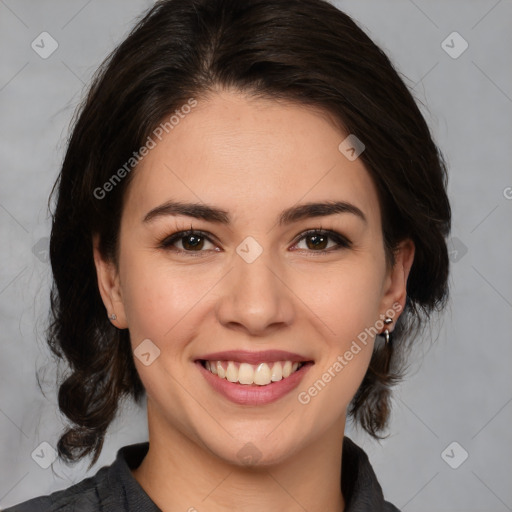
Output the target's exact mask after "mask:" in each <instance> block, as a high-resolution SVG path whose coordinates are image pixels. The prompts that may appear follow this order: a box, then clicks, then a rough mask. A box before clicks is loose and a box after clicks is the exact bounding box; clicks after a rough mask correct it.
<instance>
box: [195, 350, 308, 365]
mask: <svg viewBox="0 0 512 512" xmlns="http://www.w3.org/2000/svg"><path fill="white" fill-rule="evenodd" d="M196 360H204V361H236V362H239V363H249V364H257V363H265V362H275V361H291V362H292V363H293V362H295V361H297V362H299V363H300V362H306V361H311V359H309V358H307V357H305V356H301V355H300V354H295V353H293V352H287V351H285V350H263V351H261V352H251V351H247V350H226V351H224V352H212V353H211V354H205V355H203V356H200V357H198V358H197V359H196Z"/></svg>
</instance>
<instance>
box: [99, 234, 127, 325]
mask: <svg viewBox="0 0 512 512" xmlns="http://www.w3.org/2000/svg"><path fill="white" fill-rule="evenodd" d="M93 254H94V265H95V266H96V275H97V277H98V289H99V291H100V294H101V298H102V300H103V304H104V305H105V308H106V310H107V311H106V312H105V315H107V316H110V315H112V314H115V315H116V317H117V318H116V319H115V320H110V321H111V323H112V324H113V325H115V326H116V327H117V328H118V329H126V328H127V327H128V325H127V323H126V314H125V310H124V303H123V298H122V294H121V287H120V283H119V273H118V270H117V268H116V265H115V264H114V262H112V261H110V260H106V259H105V257H104V256H103V254H102V253H101V252H100V250H99V235H98V234H95V235H93Z"/></svg>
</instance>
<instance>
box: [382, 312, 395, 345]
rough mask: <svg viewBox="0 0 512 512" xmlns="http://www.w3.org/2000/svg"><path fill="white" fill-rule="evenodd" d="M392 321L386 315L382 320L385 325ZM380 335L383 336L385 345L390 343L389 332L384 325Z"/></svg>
mask: <svg viewBox="0 0 512 512" xmlns="http://www.w3.org/2000/svg"><path fill="white" fill-rule="evenodd" d="M392 323H393V320H392V319H391V318H389V317H386V318H385V320H384V324H385V325H390V324H392ZM382 336H384V339H385V342H386V345H389V344H390V343H391V333H390V332H389V329H388V328H387V327H386V329H385V331H384V332H383V333H382Z"/></svg>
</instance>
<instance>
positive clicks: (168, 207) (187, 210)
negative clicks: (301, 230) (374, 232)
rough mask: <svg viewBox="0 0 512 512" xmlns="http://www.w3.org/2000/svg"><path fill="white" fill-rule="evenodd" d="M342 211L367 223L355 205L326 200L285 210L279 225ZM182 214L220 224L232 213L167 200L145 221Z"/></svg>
mask: <svg viewBox="0 0 512 512" xmlns="http://www.w3.org/2000/svg"><path fill="white" fill-rule="evenodd" d="M340 213H351V214H353V215H356V216H357V217H359V218H360V219H361V220H362V221H364V222H365V223H367V219H366V216H365V215H364V213H363V212H362V211H361V210H360V209H359V208H358V207H357V206H355V205H353V204H351V203H347V202H346V201H326V202H320V203H304V204H300V205H297V206H292V207H290V208H287V209H286V210H283V211H282V212H281V214H280V215H279V219H278V223H279V225H281V226H282V225H288V224H292V223H293V222H297V221H299V220H302V219H306V218H313V217H324V216H327V215H334V214H340ZM168 215H180V216H186V217H193V218H195V219H203V220H206V221H209V222H215V223H218V224H226V225H228V224H230V222H231V220H230V215H229V212H227V211H226V210H222V209H221V208H216V207H215V206H211V205H207V204H202V203H183V202H176V201H172V200H171V201H167V202H165V203H163V204H161V205H160V206H157V207H156V208H153V209H152V210H150V211H149V212H148V213H147V214H146V215H145V217H144V219H143V222H145V223H146V222H150V221H152V220H154V219H156V218H157V217H165V216H168Z"/></svg>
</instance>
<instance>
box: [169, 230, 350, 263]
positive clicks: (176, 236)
mask: <svg viewBox="0 0 512 512" xmlns="http://www.w3.org/2000/svg"><path fill="white" fill-rule="evenodd" d="M191 235H196V236H200V237H202V238H205V239H206V240H208V241H209V242H210V243H212V244H213V243H215V242H213V241H212V240H211V238H210V237H209V236H208V234H207V233H206V232H204V231H201V230H197V229H193V228H191V229H187V230H185V231H177V232H175V233H173V234H171V235H169V236H166V237H165V238H164V239H163V240H162V241H161V242H160V244H159V248H160V249H166V250H169V249H170V248H171V247H172V246H173V244H174V243H175V242H177V241H179V240H181V239H183V238H186V237H188V236H191ZM313 235H316V236H327V237H328V238H331V239H332V240H333V241H334V242H336V243H337V244H338V245H337V246H336V247H334V248H332V247H331V248H330V249H321V250H318V251H315V250H312V249H298V250H300V251H307V252H311V253H315V254H329V253H331V252H333V251H339V250H341V249H349V248H350V247H351V246H352V242H351V241H350V240H349V239H348V238H346V237H344V236H342V235H341V234H340V233H337V232H336V231H331V230H329V229H322V228H319V229H308V230H307V231H304V232H303V233H301V234H300V235H299V237H298V238H297V239H296V241H295V242H294V245H297V244H298V243H299V242H301V241H302V240H303V239H304V238H306V237H308V236H313ZM174 250H175V251H176V252H178V253H184V254H186V255H188V256H192V257H200V256H202V254H201V253H204V252H205V251H202V250H200V251H185V250H183V249H177V248H174Z"/></svg>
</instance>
